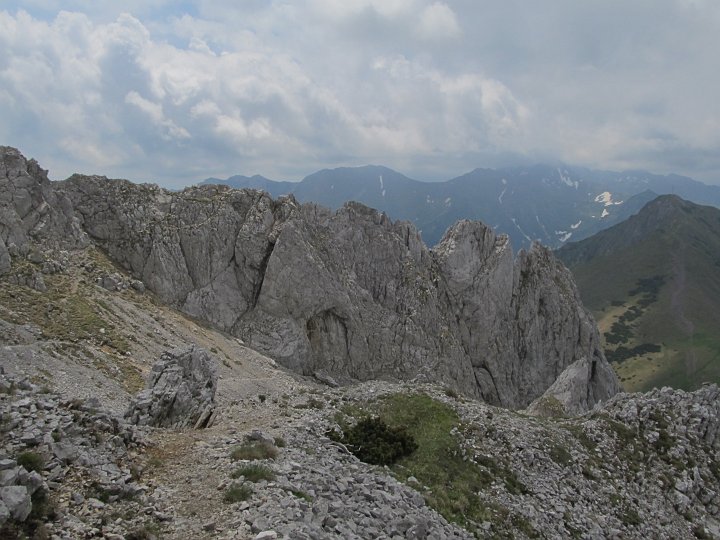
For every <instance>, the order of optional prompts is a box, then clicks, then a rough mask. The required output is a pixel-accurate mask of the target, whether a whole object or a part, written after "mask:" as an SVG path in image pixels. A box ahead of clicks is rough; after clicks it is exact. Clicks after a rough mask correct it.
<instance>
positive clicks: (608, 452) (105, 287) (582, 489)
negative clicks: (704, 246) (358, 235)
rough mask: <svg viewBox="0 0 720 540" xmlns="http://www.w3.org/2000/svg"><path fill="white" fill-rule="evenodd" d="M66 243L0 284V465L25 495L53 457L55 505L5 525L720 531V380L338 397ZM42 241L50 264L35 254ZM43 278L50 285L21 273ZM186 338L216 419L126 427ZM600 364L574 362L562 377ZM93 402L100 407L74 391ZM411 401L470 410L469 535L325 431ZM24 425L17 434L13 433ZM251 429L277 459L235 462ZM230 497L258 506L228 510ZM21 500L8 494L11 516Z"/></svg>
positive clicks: (299, 532)
mask: <svg viewBox="0 0 720 540" xmlns="http://www.w3.org/2000/svg"><path fill="white" fill-rule="evenodd" d="M461 226H462V225H461ZM16 247H17V246H16ZM61 247H62V245H61V244H60V245H59V246H58V247H57V248H53V247H45V245H42V244H41V245H40V246H39V247H38V246H36V245H30V246H28V247H27V248H23V249H25V250H26V251H25V253H26V255H15V256H12V259H11V262H12V267H11V271H10V272H8V273H6V274H5V275H4V276H2V277H0V300H1V301H0V319H2V320H1V321H0V341H1V343H0V361H1V362H2V366H3V368H5V371H6V375H5V377H6V379H7V380H12V381H14V382H13V385H12V387H11V388H14V390H10V389H9V388H7V387H6V386H5V387H3V388H5V389H4V390H2V389H0V415H1V417H2V418H3V419H5V418H12V419H13V420H12V423H8V424H5V423H3V422H0V464H4V465H2V466H4V467H7V468H6V469H3V470H9V471H12V472H11V473H9V474H10V475H11V476H13V477H14V478H15V477H16V478H17V479H18V480H17V481H16V480H12V485H8V486H4V487H13V488H23V487H24V488H26V491H25V493H26V494H27V492H28V491H29V490H28V489H27V488H28V487H30V489H32V488H31V484H28V485H27V486H26V485H25V484H23V482H24V481H26V479H27V478H28V476H24V473H23V471H22V470H21V469H20V464H21V462H23V461H24V460H26V459H27V458H21V457H20V456H21V455H22V454H24V453H26V452H31V453H37V454H41V455H42V457H43V458H44V465H42V467H41V468H40V472H38V474H39V475H40V476H41V477H42V480H43V482H44V484H43V486H44V485H46V486H47V491H46V493H47V505H48V506H46V510H45V511H44V512H40V510H41V509H42V507H41V506H40V507H38V508H37V509H35V512H36V514H37V513H39V514H40V517H41V519H39V520H34V518H33V517H32V514H29V515H28V517H27V518H26V520H25V521H20V522H19V523H18V522H16V521H11V520H8V521H6V522H5V525H4V526H5V527H15V529H6V530H10V531H13V530H14V531H17V530H18V528H19V529H21V530H22V532H27V533H28V535H29V536H30V537H32V535H33V534H34V535H35V536H36V537H38V538H42V537H43V535H44V537H48V536H49V537H50V538H54V539H65V538H68V539H69V538H83V537H101V538H108V539H113V540H120V539H122V538H125V539H126V540H130V539H133V538H169V539H185V538H188V537H191V538H198V539H211V538H221V539H223V538H225V539H254V538H258V537H259V538H274V537H278V538H282V537H286V538H302V537H321V538H322V537H327V538H333V537H335V538H336V537H338V536H341V537H348V538H353V537H360V538H372V537H377V538H436V537H438V538H443V537H449V538H452V537H456V538H458V537H460V538H466V537H471V535H475V536H477V537H479V538H483V537H491V538H492V537H499V538H503V537H506V538H509V537H511V536H512V537H515V538H520V539H523V538H537V537H540V538H565V537H577V538H593V539H594V538H597V539H599V538H648V537H650V538H693V537H695V538H708V537H713V536H720V532H719V531H718V499H717V493H718V492H719V489H718V488H719V485H720V482H719V481H718V473H717V471H718V470H720V468H719V467H718V462H719V455H718V446H717V445H718V442H717V425H718V391H717V388H715V387H714V386H709V387H705V388H703V389H702V390H700V391H698V392H695V393H684V392H678V391H671V390H662V391H656V392H655V393H652V394H649V395H640V394H634V395H622V394H621V395H618V396H616V397H615V398H612V399H610V400H607V401H605V402H604V403H603V404H602V405H600V406H597V405H596V407H595V408H594V410H593V411H591V412H589V413H587V414H585V415H583V416H580V417H578V418H564V417H562V416H559V417H556V418H537V417H536V418H533V417H529V416H527V415H526V414H525V413H523V412H513V411H509V410H504V409H501V408H497V407H494V406H491V405H488V404H483V403H479V402H477V401H474V400H470V399H465V398H462V397H459V396H457V394H456V393H455V392H454V391H453V390H452V389H451V388H445V387H441V386H431V385H425V384H418V383H405V384H395V383H389V382H365V383H362V384H353V385H350V386H344V387H340V388H328V387H327V386H325V385H320V384H318V383H317V381H316V380H315V379H314V378H308V377H300V376H298V375H297V374H295V373H293V372H289V371H286V370H284V369H280V368H278V367H277V365H275V363H274V362H273V361H272V360H271V359H269V358H267V357H264V356H262V355H260V354H258V353H256V352H254V351H253V350H251V349H248V348H247V347H245V346H244V345H243V343H241V342H240V341H239V340H238V339H237V338H235V337H233V336H231V335H230V334H228V333H223V332H220V331H218V330H217V329H214V328H212V327H210V326H208V325H201V324H200V322H201V321H198V320H193V319H191V318H189V317H188V316H186V315H184V314H183V313H181V312H178V311H175V310H173V309H171V308H169V307H167V305H165V304H164V303H163V302H162V301H160V300H159V299H158V298H157V297H156V296H155V295H154V294H153V293H152V290H144V289H143V287H141V286H139V282H138V277H141V276H130V275H128V274H127V273H126V272H125V271H124V270H123V269H122V268H119V267H117V266H114V265H113V264H112V262H111V261H110V260H109V259H108V258H107V257H106V256H105V255H104V254H103V253H102V252H101V251H99V250H98V249H96V248H94V247H92V246H89V247H87V248H84V249H82V250H80V251H76V250H73V249H70V250H69V251H67V253H65V254H64V253H63V250H62V249H60V248H61ZM32 248H34V251H35V252H36V253H37V256H35V255H32V258H33V259H36V260H37V261H38V262H33V261H32V260H30V257H29V254H30V252H31V249H32ZM18 253H21V252H20V251H19V252H18ZM23 257H24V258H23ZM32 272H36V273H37V275H38V276H40V277H41V278H42V280H43V283H44V284H45V290H44V292H43V291H41V290H37V289H34V288H30V287H28V286H27V285H22V284H20V285H19V284H18V283H15V282H12V279H13V277H14V276H24V275H30V274H31V273H32ZM527 277H530V276H529V275H528V276H527ZM462 278H463V276H456V278H455V279H456V283H459V282H460V281H461V280H462ZM538 279H539V278H538ZM148 289H149V288H148ZM528 292H529V291H528ZM468 310H469V311H471V308H468ZM193 344H196V345H199V346H201V347H204V348H205V349H207V350H208V351H209V352H210V354H212V355H213V356H214V357H215V358H216V359H217V369H218V374H217V375H218V376H217V390H216V394H215V410H216V420H215V422H214V424H213V425H212V426H210V427H208V428H207V429H202V430H192V429H187V428H185V429H179V430H178V429H172V428H151V427H143V428H138V427H137V426H132V425H128V424H127V423H126V422H125V420H123V418H122V414H123V412H124V411H125V410H126V409H127V408H128V406H129V405H130V403H131V402H132V400H133V395H134V394H135V392H137V391H138V390H140V389H141V388H142V386H143V379H146V380H147V379H151V372H150V370H151V366H152V365H153V363H154V362H155V361H156V360H157V359H158V358H159V357H161V356H162V354H163V352H165V351H167V350H171V349H176V348H177V347H190V346H192V345H193ZM590 369H592V367H591V364H590V363H584V362H580V363H579V364H576V365H575V366H574V368H573V370H571V371H570V372H568V373H567V377H563V378H560V379H559V381H560V382H562V381H567V380H568V379H572V375H573V372H572V371H582V370H590ZM327 377H330V375H327ZM581 379H582V377H581ZM553 386H555V385H553ZM583 389H584V390H586V391H587V387H585V386H583ZM565 390H566V387H565V386H564V385H563V384H560V383H558V385H557V386H555V388H552V387H551V388H550V389H549V390H548V392H547V393H546V394H545V395H544V396H542V397H541V398H540V399H541V400H544V403H543V406H544V407H545V409H546V411H545V412H546V413H547V412H550V413H552V414H555V415H562V413H563V412H564V410H563V408H562V407H558V406H557V405H558V404H559V401H557V402H556V401H553V399H551V398H552V397H554V395H555V394H559V393H561V392H563V391H565ZM93 395H96V396H97V397H98V400H99V404H98V403H97V402H95V403H93V402H92V401H91V402H89V403H88V402H87V401H83V400H79V399H76V398H88V397H91V396H93ZM398 395H400V396H417V395H424V396H428V398H427V399H430V400H432V403H436V404H438V405H437V406H438V407H442V408H443V409H444V410H451V411H454V414H456V415H457V417H458V419H457V421H456V424H455V426H454V427H453V428H452V429H451V430H450V431H448V432H447V433H446V435H449V436H450V439H451V441H452V446H451V448H450V450H451V452H450V453H448V454H438V455H437V456H438V457H437V460H436V461H435V462H434V465H433V467H434V469H433V471H431V472H437V473H439V472H441V469H442V467H443V466H444V465H445V464H446V463H448V462H450V461H452V462H453V463H455V464H457V463H460V464H461V466H462V469H460V470H459V471H458V473H460V472H461V473H463V474H457V475H455V476H457V477H460V478H462V477H463V475H464V474H467V475H468V477H471V476H473V477H477V478H479V479H480V483H479V484H477V485H474V486H471V487H472V488H473V491H472V492H471V494H472V495H473V496H472V497H469V498H467V499H466V501H465V502H463V501H462V500H460V496H459V495H456V494H453V495H452V496H454V497H457V499H456V500H454V501H452V499H451V501H452V502H453V504H457V505H458V506H461V507H462V508H464V511H466V512H467V514H468V516H469V518H468V519H465V520H464V521H462V525H463V526H464V530H463V529H461V528H460V526H459V525H457V524H451V523H448V521H447V518H445V517H442V516H441V515H439V514H438V511H437V510H435V509H434V508H435V507H436V504H435V503H436V502H437V500H438V498H439V495H441V494H442V493H443V491H444V490H443V489H441V488H438V487H435V485H434V484H433V483H432V479H431V478H429V477H428V476H426V475H424V474H423V473H422V470H410V469H408V467H410V466H411V464H410V463H405V464H402V463H401V464H399V465H398V466H393V467H392V468H390V469H386V468H384V467H377V466H370V465H367V464H364V463H362V462H360V461H358V460H357V459H356V458H355V457H354V456H351V455H348V454H347V453H346V452H345V451H344V450H343V449H342V448H341V447H339V446H338V445H337V444H336V443H334V442H333V441H332V440H331V439H330V438H328V437H327V435H326V432H327V430H328V429H338V428H342V427H343V425H344V424H345V422H352V421H353V419H354V418H358V417H360V416H362V415H363V414H374V413H376V412H379V411H380V410H381V409H377V407H379V406H380V405H381V404H382V403H384V401H383V400H385V399H388V398H392V397H393V396H398ZM584 395H585V394H582V395H579V396H578V395H574V397H572V398H571V399H569V400H568V402H572V401H573V400H582V399H583V396H584ZM18 402H20V404H18ZM48 404H49V405H50V409H46V408H45V407H46V406H47V405H48ZM411 412H412V411H411ZM419 412H420V413H422V412H423V411H422V410H421V411H419ZM421 416H422V414H421ZM428 418H429V419H430V420H433V418H432V417H428ZM56 420H57V424H58V426H60V427H61V429H60V430H59V433H58V435H56V436H55V437H59V440H58V441H55V439H54V436H53V434H52V433H53V429H52V428H51V426H53V425H54V424H55V421H56ZM14 422H20V423H19V424H18V426H21V429H19V428H18V427H15V426H14V427H12V428H9V426H11V425H12V424H13V423H14ZM76 423H77V425H76ZM5 427H8V428H9V430H7V431H6V430H5V429H4V428H5ZM258 431H260V432H261V433H258ZM26 432H27V433H29V436H28V437H26V438H25V440H23V438H22V437H23V434H25V433H26ZM123 434H132V440H126V436H125V435H123ZM39 435H40V437H39V438H40V441H41V442H40V443H39V444H38V443H37V441H38V436H39ZM118 437H119V438H120V439H122V440H123V441H124V444H125V450H123V448H122V446H120V445H119V444H116V443H117V441H118ZM45 440H49V441H52V442H53V443H55V444H57V443H59V442H65V443H66V444H67V446H66V447H65V449H64V450H65V452H66V454H68V455H70V456H73V455H77V456H78V459H77V460H75V461H72V462H67V463H66V462H62V464H60V461H59V460H58V458H57V456H55V455H54V453H53V452H52V446H51V445H50V443H49V442H48V443H45V442H43V441H45ZM248 440H252V441H255V442H257V441H258V440H260V441H265V442H266V443H268V444H272V445H273V446H275V448H276V451H277V454H276V455H275V457H273V458H270V457H266V458H264V459H260V460H247V459H245V458H244V457H243V456H241V455H237V454H236V453H235V451H236V449H237V448H238V447H241V446H243V445H245V444H246V443H247V441H248ZM270 441H272V442H271V443H270ZM85 456H88V458H89V459H88V460H87V461H86V458H85ZM25 462H26V461H25ZM26 463H27V462H26ZM257 464H261V465H263V466H264V467H266V468H267V469H269V470H270V471H271V473H272V475H271V476H269V477H268V479H265V480H263V479H260V480H256V481H253V479H251V475H250V472H249V470H248V469H247V467H250V466H253V465H257ZM58 465H59V469H58ZM23 468H24V465H23ZM57 470H59V471H61V474H60V475H59V476H57V477H56V478H55V477H52V478H51V473H52V471H57ZM118 470H119V473H120V474H119V475H118ZM25 471H28V469H25ZM20 477H23V478H24V480H21V479H20ZM34 478H36V477H34ZM123 486H124V487H123ZM98 487H103V489H98ZM235 488H237V492H236V491H235ZM43 489H45V488H43ZM12 491H15V492H20V491H22V489H13V490H12ZM233 493H239V494H240V495H242V494H243V493H245V496H244V497H245V500H237V501H236V502H233V501H235V499H234V498H233V497H232V496H231V495H232V494H233ZM451 493H452V492H451ZM18 499H20V498H18ZM30 499H31V500H30V503H31V506H30V511H31V512H32V511H33V506H32V503H33V501H32V497H30ZM16 500H17V499H16ZM24 501H25V499H24V498H22V500H19V501H18V502H17V504H15V503H12V502H11V504H13V507H14V508H16V509H17V510H16V515H17V516H18V517H21V516H22V515H23V514H24V512H26V511H27V504H26V502H24ZM333 503H339V504H333ZM7 506H8V505H7V504H6V507H7ZM438 508H439V507H438ZM20 510H22V512H20ZM443 511H445V512H447V508H445V509H443ZM8 512H9V509H8ZM447 515H450V514H447ZM451 517H452V516H451ZM3 534H4V531H3ZM423 535H424V536H423ZM5 536H9V537H10V538H12V537H13V536H10V533H8V534H6V535H5Z"/></svg>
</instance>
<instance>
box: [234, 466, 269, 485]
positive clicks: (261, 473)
mask: <svg viewBox="0 0 720 540" xmlns="http://www.w3.org/2000/svg"><path fill="white" fill-rule="evenodd" d="M230 476H231V477H232V478H240V477H241V476H244V477H245V480H247V481H248V482H259V481H260V480H267V481H268V482H269V481H271V480H275V473H274V472H273V471H272V469H270V468H268V467H265V466H263V465H256V464H250V465H243V466H242V467H238V468H237V469H235V470H234V471H233V472H232V474H231V475H230Z"/></svg>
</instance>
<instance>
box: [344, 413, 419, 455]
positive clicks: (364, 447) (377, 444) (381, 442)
mask: <svg viewBox="0 0 720 540" xmlns="http://www.w3.org/2000/svg"><path fill="white" fill-rule="evenodd" d="M330 435H331V437H332V438H334V439H335V440H336V441H338V442H341V443H343V444H344V445H345V446H347V447H348V450H350V451H351V452H352V453H353V454H355V455H356V456H357V457H358V458H359V459H360V460H361V461H364V462H366V463H372V464H373V465H391V464H393V463H395V462H396V461H397V460H398V459H400V458H402V457H405V456H409V455H410V454H412V453H413V452H414V451H415V450H417V447H418V445H417V443H416V442H415V438H414V437H413V436H412V435H410V433H408V432H407V430H406V429H405V428H404V427H388V425H387V424H386V423H385V422H384V421H383V420H382V419H380V418H378V417H366V418H363V419H362V420H360V421H359V422H358V423H357V424H355V425H354V426H353V427H352V428H349V429H348V430H346V432H345V433H343V434H342V435H337V434H336V433H335V432H331V433H330Z"/></svg>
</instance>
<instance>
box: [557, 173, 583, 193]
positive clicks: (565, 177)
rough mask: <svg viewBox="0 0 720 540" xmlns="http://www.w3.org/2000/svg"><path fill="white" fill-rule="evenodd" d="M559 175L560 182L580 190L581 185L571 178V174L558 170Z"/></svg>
mask: <svg viewBox="0 0 720 540" xmlns="http://www.w3.org/2000/svg"><path fill="white" fill-rule="evenodd" d="M557 172H558V175H559V176H560V181H561V182H562V183H563V184H565V185H566V186H568V187H574V188H575V189H577V188H578V186H579V185H580V183H579V182H578V181H577V180H573V179H572V178H571V177H570V173H569V172H567V171H562V170H560V169H558V170H557Z"/></svg>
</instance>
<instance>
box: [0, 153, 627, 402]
mask: <svg viewBox="0 0 720 540" xmlns="http://www.w3.org/2000/svg"><path fill="white" fill-rule="evenodd" d="M7 152H8V151H7V150H6V151H5V153H7ZM15 152H17V151H15ZM10 154H12V152H10ZM12 155H13V156H14V155H15V154H12ZM13 159H16V158H15V157H14V158H13ZM27 163H31V162H27ZM18 167H19V166H18ZM18 167H16V168H18ZM19 168H22V167H19ZM31 168H32V167H30V166H29V165H26V169H28V171H29V172H28V178H35V177H37V178H36V180H35V181H36V183H37V184H38V185H39V186H40V188H42V189H46V190H49V192H51V193H49V194H48V197H47V198H46V200H47V201H50V200H55V201H57V203H56V204H58V205H59V206H60V207H61V210H62V211H61V210H58V211H57V212H56V214H57V215H58V216H65V217H66V218H67V219H66V221H64V222H62V223H60V225H61V226H62V227H64V228H65V229H67V228H68V227H70V228H71V229H72V230H73V231H74V230H75V229H78V230H79V231H80V232H78V233H77V234H76V233H73V234H70V235H69V237H70V238H77V239H81V238H85V236H83V235H85V234H86V235H87V237H89V238H90V239H91V240H92V242H94V243H95V244H96V245H97V246H99V247H100V248H102V249H103V250H104V251H105V252H107V253H108V254H109V256H110V257H111V258H112V259H113V260H114V261H115V262H116V263H118V264H119V265H120V266H122V267H124V268H125V269H126V270H127V271H128V272H129V273H130V274H132V275H133V277H134V278H136V279H139V280H141V281H142V283H144V285H145V286H146V287H147V288H148V289H149V290H150V291H152V292H154V293H155V294H157V295H158V296H159V297H160V298H161V299H162V300H163V301H165V302H167V303H169V304H170V305H172V306H174V307H177V308H178V309H180V310H182V311H183V312H185V313H187V314H189V315H191V316H193V317H196V318H198V319H202V320H204V321H207V322H209V323H210V324H212V325H214V326H215V327H217V328H220V329H222V330H224V331H226V332H229V333H231V334H233V335H234V336H236V337H239V338H241V339H243V341H244V342H245V343H247V344H248V345H250V346H251V347H253V348H255V349H257V350H259V351H261V352H262V353H264V354H267V355H268V356H271V357H273V358H275V359H276V360H278V361H279V362H280V363H282V364H283V365H284V366H286V367H288V368H290V369H293V370H295V371H298V372H300V373H303V374H306V375H314V374H318V376H320V377H321V378H324V379H326V380H327V378H328V377H329V378H330V380H332V381H334V382H337V383H341V384H342V383H343V382H348V381H351V380H368V379H376V378H380V379H383V378H384V379H404V380H424V381H433V382H438V383H442V384H446V385H448V386H451V387H454V388H456V389H457V390H459V391H461V392H463V393H465V394H467V395H469V396H473V397H479V398H483V399H485V400H487V401H488V402H490V403H494V404H499V405H503V406H507V407H515V408H517V407H525V406H527V405H528V404H529V403H530V402H531V401H533V400H534V399H536V398H537V397H539V396H540V395H542V393H543V392H544V391H545V390H546V389H547V388H548V387H549V386H550V385H552V383H553V382H554V381H555V379H556V378H557V377H558V376H559V375H560V374H561V373H562V372H563V371H564V370H565V369H566V368H567V367H568V366H570V365H571V364H573V363H574V362H576V361H577V360H579V359H581V358H588V359H590V361H591V363H592V365H595V366H606V361H605V358H604V356H603V353H602V350H601V348H600V339H599V335H598V331H597V328H596V326H595V323H594V321H593V320H592V317H591V316H590V315H589V314H588V312H587V311H586V310H585V309H584V308H583V307H582V304H581V302H580V298H579V295H578V292H577V290H576V288H575V285H574V283H573V281H572V277H571V276H570V273H569V272H568V271H567V270H566V269H565V268H564V267H563V266H562V265H561V264H560V263H559V262H557V261H556V260H555V258H554V257H553V255H552V254H551V253H550V251H549V250H547V249H545V248H543V247H541V246H539V245H534V246H533V247H532V248H531V249H530V250H529V251H528V252H524V251H521V252H520V254H519V255H518V256H517V258H514V257H513V253H512V250H511V247H510V244H509V242H508V240H507V238H506V237H505V236H496V235H495V233H494V232H493V231H492V229H490V228H489V227H487V226H485V225H483V224H482V223H479V222H469V221H463V222H460V223H458V224H456V225H455V226H454V227H452V228H451V229H449V230H448V232H447V233H446V235H445V237H444V238H443V240H442V241H441V242H440V244H438V245H437V246H436V247H435V248H433V249H428V248H427V247H426V246H425V245H424V244H423V243H422V241H421V239H420V235H419V233H418V231H417V230H416V229H415V228H414V227H413V226H412V225H411V224H409V223H403V222H395V223H393V222H392V221H390V219H388V217H387V216H385V215H384V214H381V213H379V212H377V211H375V210H372V209H370V208H367V207H365V206H363V205H361V204H357V203H348V204H346V205H345V206H344V207H343V208H341V209H340V210H338V211H337V212H330V211H329V210H327V209H325V208H321V207H318V206H316V205H312V204H306V205H299V204H297V203H296V201H295V200H294V199H293V198H292V197H287V198H280V199H278V200H273V199H271V198H270V197H269V196H268V195H267V194H265V193H263V192H260V191H255V190H232V189H229V188H226V187H221V186H202V187H191V188H187V189H185V190H183V191H182V192H177V193H173V192H169V191H165V190H162V189H160V188H158V187H157V186H152V185H136V184H132V183H130V182H127V181H122V180H116V181H115V180H114V181H109V180H107V179H106V178H103V177H97V176H80V175H75V176H73V177H71V178H69V179H68V180H66V181H64V182H61V183H56V184H52V183H48V182H47V181H46V176H44V173H43V171H41V170H40V169H39V168H38V167H36V169H37V170H35V169H33V171H34V172H33V171H30V169H31ZM41 173H43V174H41ZM33 174H34V175H35V176H33ZM23 178H25V177H23ZM40 188H38V189H40ZM10 189H11V190H12V189H16V188H15V187H13V186H10ZM24 189H25V190H26V191H28V190H29V191H32V190H31V188H30V187H28V188H24ZM50 195H52V196H54V197H55V198H54V199H52V198H51V197H50ZM49 206H51V207H52V204H49ZM30 208H35V206H33V205H32V204H31V205H30ZM19 215H20V214H19V213H18V212H17V211H16V214H13V216H15V217H13V216H11V219H10V222H11V224H12V223H15V222H17V221H22V220H20V218H19V217H17V216H19ZM13 220H15V221H13ZM73 227H75V228H74V229H73ZM15 228H17V227H15ZM3 230H4V229H3ZM23 230H25V229H23ZM16 236H17V235H16ZM0 237H1V238H3V241H5V243H6V245H7V242H9V241H11V240H13V238H15V237H12V238H11V237H10V236H9V235H8V234H0ZM16 244H17V242H16ZM0 251H1V250H0ZM1 259H2V253H0V260H1ZM601 371H602V372H605V371H607V370H605V369H604V368H603V370H601ZM597 373H598V371H597V370H591V373H590V377H589V384H590V385H591V386H592V388H593V390H592V392H589V393H588V402H587V406H588V407H591V406H592V405H593V404H594V403H595V402H596V401H597V400H602V399H607V398H608V397H609V396H611V395H613V394H614V393H616V392H617V391H618V389H619V386H618V383H617V380H616V379H615V378H614V377H611V378H607V377H600V378H598V377H596V374H597Z"/></svg>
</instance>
